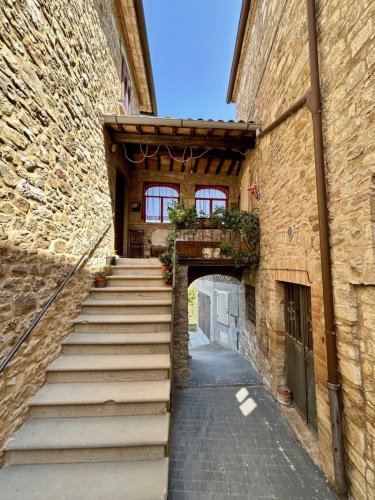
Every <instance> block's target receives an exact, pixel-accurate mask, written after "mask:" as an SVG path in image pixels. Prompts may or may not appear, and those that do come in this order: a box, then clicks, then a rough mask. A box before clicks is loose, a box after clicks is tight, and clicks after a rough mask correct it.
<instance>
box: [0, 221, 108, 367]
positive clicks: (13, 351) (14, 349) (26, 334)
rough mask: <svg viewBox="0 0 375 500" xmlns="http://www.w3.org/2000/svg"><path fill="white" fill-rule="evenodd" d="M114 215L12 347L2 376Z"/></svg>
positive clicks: (102, 235)
mask: <svg viewBox="0 0 375 500" xmlns="http://www.w3.org/2000/svg"><path fill="white" fill-rule="evenodd" d="M113 217H114V215H112V217H111V218H110V220H109V221H108V222H107V223H106V225H105V226H104V228H103V230H102V231H101V232H100V234H99V236H98V237H97V238H95V240H94V242H93V243H92V244H91V245H90V246H89V248H88V249H87V250H86V252H85V253H84V254H83V255H82V257H81V258H80V259H79V261H78V262H77V264H76V265H75V266H74V267H73V269H71V270H70V271H69V273H68V274H67V276H66V277H65V279H64V281H63V282H62V283H61V284H60V285H59V286H58V287H57V289H56V290H55V291H54V293H53V294H52V296H51V297H50V299H49V300H48V302H47V303H46V304H45V306H44V307H43V309H42V310H41V311H40V312H39V313H38V314H37V315H36V317H35V318H34V320H33V321H32V323H31V325H30V326H29V327H28V328H27V330H26V331H25V332H24V333H23V334H22V335H21V337H20V338H19V339H18V341H17V343H16V344H15V345H14V346H13V347H12V349H11V351H10V352H9V353H8V354H7V356H6V357H5V359H4V360H3V361H2V363H1V364H0V374H1V373H2V372H3V371H4V370H5V368H6V367H7V366H8V364H9V363H10V362H11V361H12V359H13V358H14V356H15V355H16V354H17V352H18V350H19V348H20V347H21V346H22V344H23V343H24V342H25V340H26V339H27V338H28V337H29V335H30V334H31V332H32V331H33V330H34V328H35V327H36V326H37V324H38V323H39V321H40V320H41V319H42V318H43V316H44V315H45V313H46V312H47V310H48V309H49V307H50V305H51V304H52V303H53V301H54V300H55V299H56V297H57V296H58V295H59V294H60V292H61V290H62V289H63V288H64V287H65V285H66V284H67V283H68V281H69V280H70V278H71V277H72V276H73V274H74V273H75V272H76V271H77V269H78V268H79V267H80V265H81V263H82V261H83V260H84V258H85V257H86V256H87V255H89V254H90V253H91V250H93V249H94V248H95V247H96V245H97V244H98V243H99V241H100V240H101V239H102V238H103V237H104V235H105V234H106V232H107V231H108V229H109V228H110V226H111V224H112V220H113Z"/></svg>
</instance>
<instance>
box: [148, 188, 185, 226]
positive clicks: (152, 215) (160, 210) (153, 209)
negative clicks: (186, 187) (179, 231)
mask: <svg viewBox="0 0 375 500" xmlns="http://www.w3.org/2000/svg"><path fill="white" fill-rule="evenodd" d="M179 195H180V185H179V184H163V183H154V182H145V183H144V187H143V203H142V220H144V221H145V222H154V223H161V224H168V223H169V222H170V220H169V214H168V207H169V206H171V205H173V204H174V203H178V199H179Z"/></svg>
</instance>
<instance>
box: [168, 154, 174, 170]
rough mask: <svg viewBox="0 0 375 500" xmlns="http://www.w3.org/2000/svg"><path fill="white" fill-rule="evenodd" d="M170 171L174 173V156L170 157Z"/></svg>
mask: <svg viewBox="0 0 375 500" xmlns="http://www.w3.org/2000/svg"><path fill="white" fill-rule="evenodd" d="M169 171H170V172H173V158H172V156H170V157H169Z"/></svg>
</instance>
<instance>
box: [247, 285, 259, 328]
mask: <svg viewBox="0 0 375 500" xmlns="http://www.w3.org/2000/svg"><path fill="white" fill-rule="evenodd" d="M245 302H246V319H247V320H248V321H251V322H252V323H253V325H256V307H255V286H252V285H245Z"/></svg>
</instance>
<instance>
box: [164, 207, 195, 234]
mask: <svg viewBox="0 0 375 500" xmlns="http://www.w3.org/2000/svg"><path fill="white" fill-rule="evenodd" d="M168 215H169V220H170V221H171V224H172V226H173V227H174V228H175V229H176V230H178V231H179V230H181V229H188V230H189V232H190V233H191V234H193V235H194V234H196V232H197V230H198V216H197V209H196V208H195V206H193V207H188V206H186V204H185V202H184V201H183V200H180V202H179V203H175V204H174V205H171V206H169V207H168Z"/></svg>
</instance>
